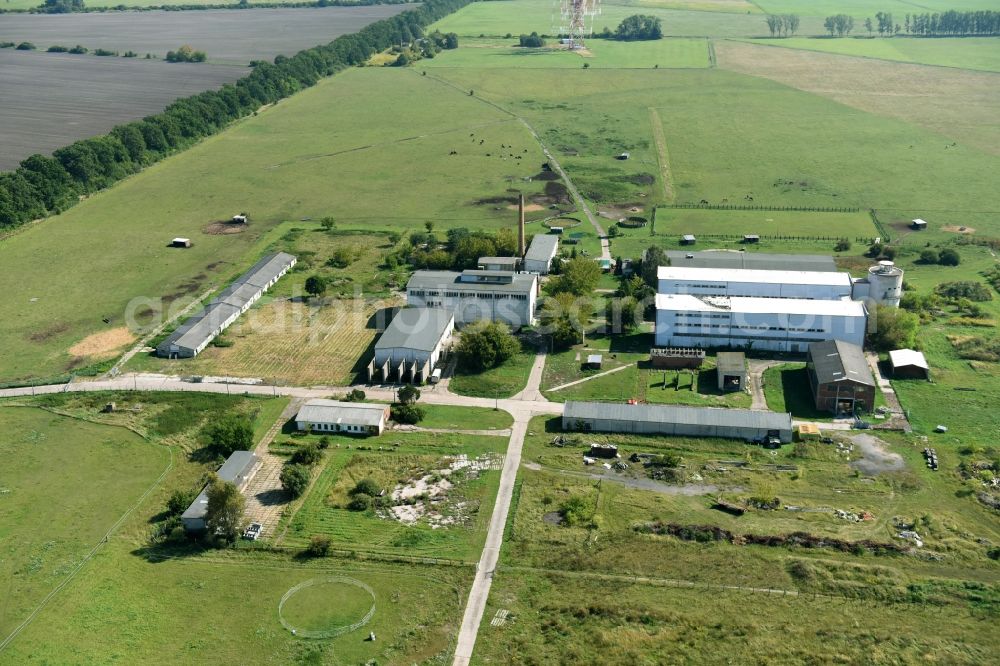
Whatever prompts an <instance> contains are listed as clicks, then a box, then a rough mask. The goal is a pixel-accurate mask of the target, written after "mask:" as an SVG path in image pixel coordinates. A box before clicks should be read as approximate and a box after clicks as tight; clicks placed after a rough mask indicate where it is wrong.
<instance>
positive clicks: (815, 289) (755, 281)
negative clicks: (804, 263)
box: [656, 265, 851, 300]
mask: <svg viewBox="0 0 1000 666" xmlns="http://www.w3.org/2000/svg"><path fill="white" fill-rule="evenodd" d="M656 278H657V284H658V288H657V291H658V292H659V293H661V294H694V295H696V296H747V297H760V298H802V299H821V300H839V299H841V298H850V297H851V276H850V275H849V274H848V273H830V272H824V271H783V270H757V269H743V268H734V269H720V268H701V267H696V266H672V265H671V266H660V267H659V268H658V269H657V271H656Z"/></svg>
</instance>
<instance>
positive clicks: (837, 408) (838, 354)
mask: <svg viewBox="0 0 1000 666" xmlns="http://www.w3.org/2000/svg"><path fill="white" fill-rule="evenodd" d="M806 371H807V372H808V374H809V385H810V387H811V388H812V393H813V402H814V403H815V404H816V409H819V410H822V411H827V412H832V413H834V414H855V413H857V412H870V411H871V410H872V409H873V408H874V407H875V379H874V377H872V372H871V368H869V367H868V360H867V359H866V358H865V352H864V350H862V348H861V347H859V346H858V345H854V344H851V343H849V342H844V341H843V340H826V341H824V342H814V343H813V344H811V345H809V356H808V360H807V362H806Z"/></svg>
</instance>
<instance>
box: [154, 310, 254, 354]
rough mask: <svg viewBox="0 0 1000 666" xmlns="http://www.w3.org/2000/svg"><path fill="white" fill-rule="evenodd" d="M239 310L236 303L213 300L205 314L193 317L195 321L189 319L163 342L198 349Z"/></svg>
mask: <svg viewBox="0 0 1000 666" xmlns="http://www.w3.org/2000/svg"><path fill="white" fill-rule="evenodd" d="M239 311H240V309H239V308H238V307H236V306H235V305H231V304H229V303H217V302H213V303H211V304H209V306H208V307H207V308H205V312H204V314H202V315H201V316H198V315H195V316H194V317H192V319H193V321H192V319H189V320H188V321H187V323H186V324H185V326H182V327H181V328H178V329H177V330H176V331H174V333H173V335H171V336H170V337H169V338H167V339H166V340H165V341H164V342H163V343H162V344H167V345H170V344H176V345H177V346H178V347H187V348H189V349H197V348H198V347H200V346H201V344H202V343H203V342H204V341H205V340H207V339H209V338H211V337H212V335H213V334H214V332H215V331H217V330H219V328H220V327H221V326H222V324H223V323H225V321H226V320H227V319H229V318H230V317H232V316H233V315H234V314H238V313H239ZM182 331H183V332H182ZM178 333H180V335H178ZM175 336H176V337H175Z"/></svg>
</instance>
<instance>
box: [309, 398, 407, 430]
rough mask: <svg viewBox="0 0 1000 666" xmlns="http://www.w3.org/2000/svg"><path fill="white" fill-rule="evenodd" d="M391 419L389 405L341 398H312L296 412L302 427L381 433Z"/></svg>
mask: <svg viewBox="0 0 1000 666" xmlns="http://www.w3.org/2000/svg"><path fill="white" fill-rule="evenodd" d="M388 420H389V405H383V404H373V403H365V402H339V401H337V400H321V399H315V400H310V401H309V402H307V403H306V404H304V405H303V406H302V408H301V409H300V410H299V413H298V414H296V415H295V426H296V427H297V428H298V429H299V430H310V431H312V432H320V433H323V432H346V433H350V434H354V435H381V434H382V431H383V430H385V424H386V421H388Z"/></svg>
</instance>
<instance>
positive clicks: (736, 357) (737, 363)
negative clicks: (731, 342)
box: [715, 352, 747, 373]
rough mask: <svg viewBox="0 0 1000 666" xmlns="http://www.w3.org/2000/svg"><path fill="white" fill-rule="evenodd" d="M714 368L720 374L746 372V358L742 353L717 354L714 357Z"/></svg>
mask: <svg viewBox="0 0 1000 666" xmlns="http://www.w3.org/2000/svg"><path fill="white" fill-rule="evenodd" d="M715 367H716V369H717V370H719V371H720V372H739V373H744V372H746V371H747V357H746V354H744V353H743V352H719V353H718V354H716V356H715Z"/></svg>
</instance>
